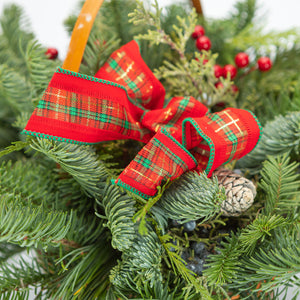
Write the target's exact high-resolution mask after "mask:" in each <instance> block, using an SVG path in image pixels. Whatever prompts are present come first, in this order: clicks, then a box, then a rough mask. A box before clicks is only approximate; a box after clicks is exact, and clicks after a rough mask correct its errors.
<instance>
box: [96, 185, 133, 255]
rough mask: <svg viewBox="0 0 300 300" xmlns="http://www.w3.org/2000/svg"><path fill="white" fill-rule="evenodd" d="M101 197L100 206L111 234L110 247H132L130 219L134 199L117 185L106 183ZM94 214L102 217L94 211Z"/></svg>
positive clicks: (120, 249)
mask: <svg viewBox="0 0 300 300" xmlns="http://www.w3.org/2000/svg"><path fill="white" fill-rule="evenodd" d="M103 195H104V197H103V199H102V201H101V203H100V202H99V201H97V203H98V204H99V205H100V206H103V207H104V210H105V216H106V218H107V223H106V226H107V227H108V228H109V229H110V231H111V234H112V241H111V244H112V247H113V248H115V249H118V250H119V251H124V250H126V249H129V248H130V247H132V243H133V239H134V237H135V230H134V223H133V221H132V219H133V215H134V212H135V208H134V204H135V201H134V200H133V199H132V198H131V197H130V196H129V195H128V194H127V193H126V192H124V191H121V189H120V188H119V187H118V186H115V185H112V184H111V183H107V184H106V187H105V189H104V191H103ZM96 215H97V216H99V217H102V216H101V215H100V214H99V213H97V212H96Z"/></svg>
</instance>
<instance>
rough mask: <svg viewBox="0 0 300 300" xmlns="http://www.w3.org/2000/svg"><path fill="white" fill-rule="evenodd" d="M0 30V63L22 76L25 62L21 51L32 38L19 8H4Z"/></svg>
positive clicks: (25, 18)
mask: <svg viewBox="0 0 300 300" xmlns="http://www.w3.org/2000/svg"><path fill="white" fill-rule="evenodd" d="M1 29H2V30H1V32H2V35H1V36H0V41H1V42H0V45H1V46H0V63H5V64H6V65H7V66H9V67H10V68H13V69H14V70H16V71H18V72H20V74H24V73H23V72H24V70H23V69H24V66H25V62H24V60H23V57H22V54H21V49H26V45H27V43H28V42H29V41H31V40H32V39H33V38H34V36H33V34H32V33H31V32H29V29H30V26H29V22H28V19H27V17H26V16H25V15H24V12H23V10H22V8H21V7H19V6H17V5H14V4H13V5H10V6H7V7H5V9H4V11H3V15H2V16H1Z"/></svg>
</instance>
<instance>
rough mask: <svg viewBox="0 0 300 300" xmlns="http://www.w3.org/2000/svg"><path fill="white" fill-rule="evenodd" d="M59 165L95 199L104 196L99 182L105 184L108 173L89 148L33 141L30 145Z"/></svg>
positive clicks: (40, 140) (42, 140)
mask: <svg viewBox="0 0 300 300" xmlns="http://www.w3.org/2000/svg"><path fill="white" fill-rule="evenodd" d="M30 146H31V147H32V148H33V149H35V150H36V151H39V152H41V153H44V154H45V155H46V156H47V157H48V158H50V159H51V160H53V161H55V162H56V163H58V164H59V165H60V166H61V168H62V169H63V170H64V171H66V172H67V173H69V174H70V175H71V176H72V177H73V178H74V180H76V181H77V182H78V184H79V185H80V187H81V188H82V190H83V191H84V192H85V193H86V194H87V195H88V196H92V197H94V198H98V197H101V196H102V192H101V189H100V188H99V182H105V181H106V179H107V176H108V171H107V169H106V168H105V166H104V164H103V163H101V161H99V159H98V157H97V156H96V155H95V153H94V151H93V149H92V148H91V147H89V146H77V145H71V144H66V143H57V142H54V141H50V140H46V139H39V138H37V139H33V140H32V143H31V145H30Z"/></svg>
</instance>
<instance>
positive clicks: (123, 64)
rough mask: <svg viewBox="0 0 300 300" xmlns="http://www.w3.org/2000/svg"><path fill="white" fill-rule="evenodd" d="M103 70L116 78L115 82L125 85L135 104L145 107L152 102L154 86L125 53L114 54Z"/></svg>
mask: <svg viewBox="0 0 300 300" xmlns="http://www.w3.org/2000/svg"><path fill="white" fill-rule="evenodd" d="M103 68H104V69H105V71H106V72H107V73H108V74H109V76H112V77H113V78H114V81H115V82H117V83H119V84H121V85H123V86H124V87H125V88H126V90H127V92H128V95H129V97H130V98H131V99H132V100H133V99H134V100H136V102H135V103H134V104H138V103H139V104H142V105H145V104H147V103H149V102H150V101H151V97H152V91H153V86H152V85H151V84H150V83H149V81H148V80H145V78H146V76H145V74H144V73H143V72H142V69H141V68H140V67H139V66H138V64H136V63H135V61H133V60H132V59H131V58H130V57H129V56H128V55H126V53H125V52H124V51H119V52H115V53H113V54H112V55H111V56H110V57H109V59H108V60H107V62H106V63H105V64H104V66H103Z"/></svg>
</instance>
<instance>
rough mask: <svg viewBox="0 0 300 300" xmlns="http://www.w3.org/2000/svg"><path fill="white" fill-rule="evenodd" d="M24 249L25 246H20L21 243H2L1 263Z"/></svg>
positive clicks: (0, 244) (0, 247)
mask: <svg viewBox="0 0 300 300" xmlns="http://www.w3.org/2000/svg"><path fill="white" fill-rule="evenodd" d="M22 251H24V248H22V247H20V246H19V245H14V244H10V243H0V265H1V264H2V263H3V262H5V261H6V260H8V259H9V258H10V257H13V256H14V255H16V254H19V253H20V252H22Z"/></svg>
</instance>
